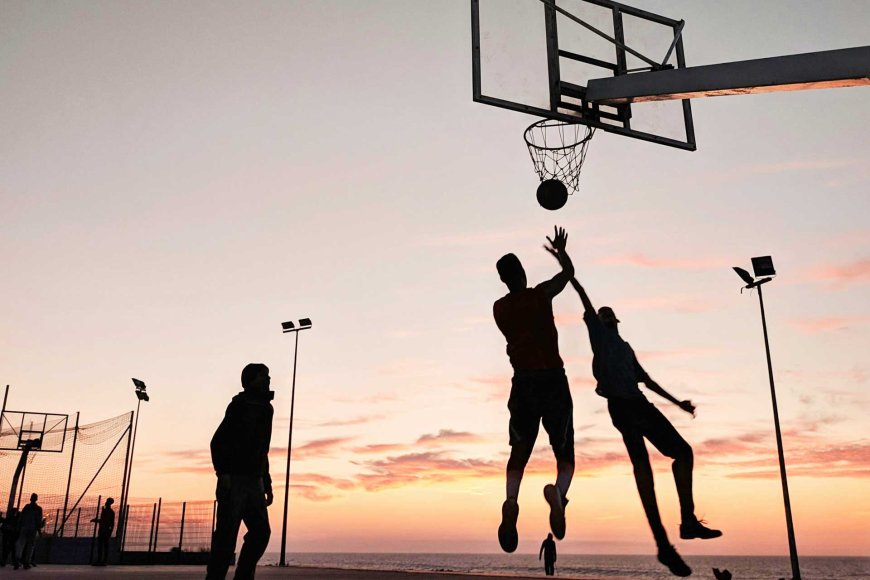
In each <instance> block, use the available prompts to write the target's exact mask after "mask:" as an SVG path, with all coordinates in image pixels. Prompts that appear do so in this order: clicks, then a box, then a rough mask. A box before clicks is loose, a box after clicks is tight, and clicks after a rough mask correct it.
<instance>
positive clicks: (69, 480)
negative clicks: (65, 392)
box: [60, 411, 79, 533]
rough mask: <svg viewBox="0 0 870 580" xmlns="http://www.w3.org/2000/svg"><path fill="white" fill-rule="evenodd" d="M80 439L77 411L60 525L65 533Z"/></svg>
mask: <svg viewBox="0 0 870 580" xmlns="http://www.w3.org/2000/svg"><path fill="white" fill-rule="evenodd" d="M78 439H79V412H78V411H76V426H75V427H74V428H73V442H72V453H71V454H70V457H69V475H68V476H67V478H66V492H64V494H63V523H62V524H61V525H60V531H61V533H63V527H64V526H65V525H66V519H67V518H66V508H67V506H68V505H69V488H70V485H72V474H73V462H75V460H76V442H77V441H78Z"/></svg>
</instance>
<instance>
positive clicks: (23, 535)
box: [18, 493, 45, 570]
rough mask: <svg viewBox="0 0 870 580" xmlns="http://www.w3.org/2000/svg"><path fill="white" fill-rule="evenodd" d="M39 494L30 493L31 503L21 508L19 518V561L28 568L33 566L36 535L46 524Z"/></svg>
mask: <svg viewBox="0 0 870 580" xmlns="http://www.w3.org/2000/svg"><path fill="white" fill-rule="evenodd" d="M37 500H39V496H38V495H36V494H35V493H31V494H30V503H29V504H27V505H26V506H24V507H23V508H22V509H21V517H20V518H19V520H18V522H19V530H20V531H19V536H18V549H19V551H18V554H19V555H18V561H19V562H21V565H22V566H24V569H25V570H28V569H29V568H30V567H31V566H33V551H34V549H35V548H36V536H37V534H38V533H39V531H40V530H42V527H43V526H44V525H45V520H44V519H43V517H42V506H40V505H39V504H38V503H36V502H37Z"/></svg>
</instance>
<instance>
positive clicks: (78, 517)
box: [73, 508, 82, 538]
mask: <svg viewBox="0 0 870 580" xmlns="http://www.w3.org/2000/svg"><path fill="white" fill-rule="evenodd" d="M81 518H82V508H79V511H78V512H77V513H76V533H75V536H73V537H74V538H78V537H79V520H80V519H81Z"/></svg>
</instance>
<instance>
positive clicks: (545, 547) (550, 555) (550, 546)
mask: <svg viewBox="0 0 870 580" xmlns="http://www.w3.org/2000/svg"><path fill="white" fill-rule="evenodd" d="M541 554H543V555H544V574H546V575H547V576H555V575H556V542H554V541H553V534H547V539H546V540H544V541H543V542H541V549H540V550H538V560H540V559H541Z"/></svg>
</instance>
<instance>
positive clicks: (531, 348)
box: [492, 228, 574, 552]
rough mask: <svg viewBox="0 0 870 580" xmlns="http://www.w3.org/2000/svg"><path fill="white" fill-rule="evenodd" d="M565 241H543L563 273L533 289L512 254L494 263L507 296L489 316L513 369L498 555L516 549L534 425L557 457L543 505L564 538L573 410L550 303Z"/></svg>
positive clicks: (560, 233) (565, 266)
mask: <svg viewBox="0 0 870 580" xmlns="http://www.w3.org/2000/svg"><path fill="white" fill-rule="evenodd" d="M567 239H568V236H567V234H565V230H564V229H562V228H555V234H554V237H553V239H550V238H547V240H548V241H549V243H550V245H551V247H550V252H551V253H552V254H553V255H554V256H556V259H557V260H558V261H559V264H560V265H561V267H562V271H561V272H559V273H558V274H556V275H555V276H554V277H553V278H552V279H550V280H547V281H546V282H542V283H540V284H538V285H537V286H535V287H534V288H528V281H527V279H526V272H525V270H524V269H523V266H522V264H521V263H520V260H519V258H517V257H516V256H515V255H514V254H507V255H505V256H502V257H501V258H500V259H499V260H498V262H497V263H496V268H497V270H498V273H499V277H500V278H501V280H502V282H504V283H505V285H507V287H508V290H509V292H508V294H507V295H505V296H503V297H502V298H499V299H498V300H497V301H496V302H495V304H494V305H493V309H492V311H493V316H494V317H495V322H496V325H497V326H498V328H499V330H500V331H501V332H502V334H503V335H504V337H505V339H506V340H507V355H508V358H509V359H510V363H511V366H512V367H513V369H514V374H513V379H512V380H511V393H510V399H509V400H508V410H509V411H510V423H509V433H510V445H511V454H510V458H509V459H508V462H507V469H506V479H507V482H506V486H505V487H506V496H507V498H506V499H505V501H504V503H503V504H502V508H501V513H502V521H501V525H499V528H498V541H499V544H500V545H501V548H502V550H504V551H505V552H513V551H514V550H516V549H517V543H518V542H519V537H518V535H517V518H518V517H519V510H520V508H519V505H518V504H517V497H518V496H519V491H520V483H522V480H523V471H524V470H525V467H526V464H527V463H528V461H529V457H530V456H531V454H532V449H533V448H534V445H535V440H536V439H537V437H538V429H539V426H540V424H541V423H543V425H544V429H545V430H546V431H547V434H548V435H549V438H550V445H551V446H552V448H553V454H554V455H555V456H556V484H555V485H552V484H547V485H546V486H545V487H544V498H545V499H546V500H547V503H548V504H549V505H550V529H551V530H552V532H553V535H554V536H556V538H557V539H559V540H561V539H562V538H564V537H565V506H566V505H567V503H568V499H567V497H566V494H567V493H568V488H569V487H570V485H571V479H572V477H573V476H574V421H573V412H574V407H573V402H572V400H571V391H570V390H569V388H568V379H567V377H566V376H565V368H564V366H565V365H564V363H563V362H562V358H561V357H560V356H559V337H558V333H557V332H556V325H555V324H554V322H553V304H552V301H553V298H554V297H555V296H556V295H558V294H559V293H560V292H561V291H562V290H564V289H565V286H566V285H567V284H568V281H569V280H570V279H571V277H572V276H573V275H574V267H573V266H572V264H571V259H570V258H569V257H568V253H567V252H566V249H565V246H566V243H567Z"/></svg>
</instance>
